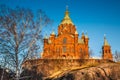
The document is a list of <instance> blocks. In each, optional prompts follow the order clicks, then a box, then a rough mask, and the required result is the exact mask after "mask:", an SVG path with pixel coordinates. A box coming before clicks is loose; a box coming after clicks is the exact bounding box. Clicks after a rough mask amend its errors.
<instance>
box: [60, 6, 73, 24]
mask: <svg viewBox="0 0 120 80" xmlns="http://www.w3.org/2000/svg"><path fill="white" fill-rule="evenodd" d="M65 23H67V24H73V22H72V20H71V19H70V17H69V11H68V6H66V11H65V16H64V18H63V20H62V22H61V24H65Z"/></svg>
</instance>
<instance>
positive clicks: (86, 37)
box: [85, 33, 89, 45]
mask: <svg viewBox="0 0 120 80" xmlns="http://www.w3.org/2000/svg"><path fill="white" fill-rule="evenodd" d="M88 41H89V37H88V34H87V33H86V34H85V44H86V45H88Z"/></svg>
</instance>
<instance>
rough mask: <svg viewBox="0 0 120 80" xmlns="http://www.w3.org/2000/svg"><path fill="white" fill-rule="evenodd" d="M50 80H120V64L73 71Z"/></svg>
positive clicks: (106, 64) (105, 64)
mask: <svg viewBox="0 0 120 80" xmlns="http://www.w3.org/2000/svg"><path fill="white" fill-rule="evenodd" d="M48 80H120V64H117V63H104V64H101V65H99V66H96V67H90V68H85V69H77V70H71V71H69V72H67V73H65V74H63V75H61V76H60V77H57V78H52V79H48Z"/></svg>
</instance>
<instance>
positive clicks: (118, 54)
mask: <svg viewBox="0 0 120 80" xmlns="http://www.w3.org/2000/svg"><path fill="white" fill-rule="evenodd" d="M114 59H115V61H116V62H120V52H118V51H115V54H114Z"/></svg>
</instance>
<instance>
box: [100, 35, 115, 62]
mask: <svg viewBox="0 0 120 80" xmlns="http://www.w3.org/2000/svg"><path fill="white" fill-rule="evenodd" d="M102 59H108V60H113V56H112V51H111V46H110V45H109V43H108V41H107V39H106V37H105V36H104V44H103V47H102Z"/></svg>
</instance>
